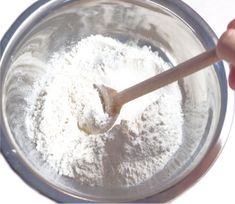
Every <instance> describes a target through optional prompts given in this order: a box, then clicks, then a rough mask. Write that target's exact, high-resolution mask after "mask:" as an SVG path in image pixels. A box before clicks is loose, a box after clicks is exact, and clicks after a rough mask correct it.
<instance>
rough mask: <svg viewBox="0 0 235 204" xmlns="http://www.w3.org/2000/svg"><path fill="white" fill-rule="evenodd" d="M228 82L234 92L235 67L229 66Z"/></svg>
mask: <svg viewBox="0 0 235 204" xmlns="http://www.w3.org/2000/svg"><path fill="white" fill-rule="evenodd" d="M228 82H229V86H230V88H231V89H233V90H235V65H231V66H230V73H229V77H228Z"/></svg>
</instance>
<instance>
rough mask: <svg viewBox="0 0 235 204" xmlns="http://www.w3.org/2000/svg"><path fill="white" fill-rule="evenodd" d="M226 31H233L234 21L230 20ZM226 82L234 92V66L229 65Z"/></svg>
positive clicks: (234, 27)
mask: <svg viewBox="0 0 235 204" xmlns="http://www.w3.org/2000/svg"><path fill="white" fill-rule="evenodd" d="M228 29H234V30H235V19H234V20H232V21H231V22H230V23H229V24H228ZM234 40H235V39H234ZM228 81H229V86H230V87H231V89H233V90H235V64H231V65H230V73H229V78H228Z"/></svg>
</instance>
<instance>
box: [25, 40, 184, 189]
mask: <svg viewBox="0 0 235 204" xmlns="http://www.w3.org/2000/svg"><path fill="white" fill-rule="evenodd" d="M169 67H170V66H169V65H168V64H166V63H165V62H164V61H163V60H162V59H161V58H160V57H159V55H158V53H157V52H152V51H151V49H150V48H149V47H146V46H144V47H138V46H137V45H135V44H134V43H132V44H131V43H130V44H124V43H121V42H119V41H116V40H114V39H112V38H109V37H103V36H100V35H95V36H90V37H87V38H85V39H82V40H81V41H80V42H78V43H77V44H76V45H74V46H73V47H72V48H71V50H69V51H67V52H65V51H61V52H59V53H57V54H54V55H53V57H52V58H51V60H50V63H49V65H48V69H47V70H48V71H47V73H46V74H45V75H44V77H43V78H42V79H41V80H39V81H38V82H35V84H34V89H35V94H33V95H32V96H31V98H30V101H31V103H32V110H31V111H29V112H28V115H27V121H28V125H27V126H28V133H29V134H28V135H29V139H30V140H31V141H32V142H33V143H34V144H35V147H36V149H37V151H38V152H40V153H41V155H42V157H43V159H44V160H45V162H47V163H48V164H49V165H50V166H51V168H53V169H54V170H55V171H56V172H57V173H58V174H59V175H63V176H67V177H71V178H75V179H76V180H77V181H78V182H80V183H81V184H84V185H89V186H107V187H109V186H110V187H120V186H133V185H137V184H140V183H142V182H144V181H146V180H148V179H151V177H152V176H154V175H155V174H156V173H158V172H159V171H161V170H162V169H163V168H164V166H165V165H166V164H167V162H168V161H169V160H170V159H171V158H172V156H173V155H174V154H175V153H176V151H177V150H178V149H179V146H180V144H181V143H182V124H183V114H182V110H181V103H182V96H181V92H180V88H179V86H178V84H177V83H173V84H171V85H168V86H166V87H164V88H162V89H160V90H158V91H154V92H152V93H150V94H148V95H146V96H144V97H141V98H138V99H136V100H134V101H132V102H130V103H128V104H126V105H124V106H123V108H122V110H121V112H120V115H119V116H118V119H117V121H116V122H115V124H114V125H113V127H112V128H111V129H110V130H109V131H107V132H106V133H103V134H88V133H87V132H86V131H84V130H83V129H81V128H79V127H85V129H89V128H90V127H89V125H90V124H93V125H94V124H95V125H97V126H102V125H103V124H106V123H107V122H108V121H109V120H110V118H109V116H108V115H107V114H105V113H104V112H103V107H102V104H101V100H100V97H99V94H98V92H97V90H96V89H95V88H94V86H93V85H94V84H104V85H106V86H109V87H112V88H113V89H116V90H118V91H120V90H123V89H125V88H127V87H129V86H131V85H134V84H135V83H138V82H141V81H143V80H145V79H147V78H149V77H151V76H154V75H156V74H158V73H160V72H162V71H164V70H167V69H169Z"/></svg>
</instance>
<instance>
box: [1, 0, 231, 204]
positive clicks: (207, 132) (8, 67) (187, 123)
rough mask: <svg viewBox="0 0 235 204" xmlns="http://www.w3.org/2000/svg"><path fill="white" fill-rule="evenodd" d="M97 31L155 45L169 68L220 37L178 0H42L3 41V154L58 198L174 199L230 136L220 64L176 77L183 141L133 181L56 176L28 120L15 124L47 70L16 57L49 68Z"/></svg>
mask: <svg viewBox="0 0 235 204" xmlns="http://www.w3.org/2000/svg"><path fill="white" fill-rule="evenodd" d="M92 34H102V35H104V36H111V37H113V38H116V39H118V40H120V41H122V42H129V41H134V42H136V43H137V44H138V45H139V46H143V45H147V46H150V47H151V49H152V50H153V51H158V52H159V55H160V56H161V57H162V58H163V59H164V60H165V61H166V62H167V63H170V64H172V65H176V64H178V63H180V62H182V61H184V60H187V59H189V58H190V57H193V56H195V55H196V54H198V53H201V52H203V51H205V50H207V49H209V48H211V47H214V46H215V44H216V41H217V38H216V36H215V34H214V33H213V31H212V30H211V29H210V28H209V26H208V25H207V24H206V23H205V22H204V21H203V20H202V19H201V18H200V16H199V15H198V14H196V13H195V12H194V11H193V10H192V9H191V8H189V7H188V6H187V5H185V4H184V3H182V2H181V1H178V0H174V1H173V0H152V1H151V0H149V1H147V0H144V1H142V0H112V1H110V0H86V1H85V0H53V1H49V0H41V1H37V2H36V3H34V4H33V5H32V6H31V7H29V8H28V9H27V10H26V11H25V12H24V13H23V14H22V15H21V16H20V17H19V18H18V19H17V20H16V21H15V23H14V24H13V25H12V26H11V28H10V29H9V30H8V32H7V33H6V34H5V36H4V37H3V39H2V41H1V46H2V47H1V151H2V153H3V155H4V156H5V158H6V160H7V161H8V162H9V164H10V165H11V167H12V168H13V169H14V170H15V171H16V172H17V173H18V174H19V175H20V176H21V177H22V178H23V179H24V180H25V181H26V182H27V183H28V184H29V185H31V186H32V187H34V188H35V189H37V190H38V191H40V192H41V193H43V194H44V195H46V196H48V197H50V198H52V199H54V200H56V201H59V202H84V201H96V202H134V201H138V202H166V201H169V200H172V199H173V198H175V197H176V196H177V195H179V194H181V193H182V192H183V191H185V190H186V189H187V188H189V187H190V186H191V185H192V184H193V183H195V182H196V181H197V180H198V179H199V178H200V177H201V176H202V175H203V174H204V173H205V172H206V170H207V169H208V168H209V167H210V165H211V164H212V163H213V161H214V160H215V158H216V157H217V155H218V154H219V152H220V150H221V148H222V146H223V144H224V142H225V141H226V138H227V136H228V134H229V127H230V125H231V123H232V116H233V114H231V113H233V112H234V110H233V104H234V101H233V100H234V99H233V97H231V98H230V95H228V94H227V81H226V72H225V69H224V65H223V63H217V64H215V65H214V66H211V67H210V68H208V69H206V70H203V71H200V72H198V73H196V74H194V75H192V76H189V77H187V78H185V79H183V80H180V81H179V82H178V83H179V86H180V87H181V92H182V96H183V103H182V109H183V110H184V125H183V127H182V128H183V141H182V145H181V147H180V148H179V150H178V151H177V152H176V153H175V154H174V156H173V157H172V158H171V160H170V161H169V162H168V163H167V165H166V166H165V168H164V169H163V170H162V171H160V172H159V173H157V174H156V175H154V176H153V177H151V178H150V179H148V180H146V181H145V182H143V183H141V184H139V185H136V186H131V187H116V188H110V187H109V188H105V187H100V186H94V187H90V186H85V185H82V184H80V183H79V182H77V181H75V180H73V179H71V178H68V177H64V176H59V175H57V174H56V173H55V172H54V171H53V170H52V169H51V168H50V166H49V165H48V164H47V163H45V162H44V161H43V159H42V158H41V155H40V154H39V153H38V152H37V151H36V150H35V144H33V143H32V142H31V141H30V140H29V138H28V136H27V127H26V125H25V124H24V123H21V124H19V123H17V120H18V119H19V118H21V119H22V117H23V118H24V117H25V115H26V112H27V101H25V96H26V95H27V94H32V93H33V90H32V85H33V83H34V82H35V81H36V80H37V79H38V77H40V76H42V75H43V73H44V71H43V70H40V67H39V66H37V65H36V64H33V65H32V64H28V62H27V61H25V62H21V63H18V59H19V58H20V57H21V56H22V55H25V54H29V55H30V56H32V57H33V58H34V59H35V60H37V61H38V62H39V61H40V63H44V64H45V65H46V64H47V63H48V61H49V60H50V57H51V56H52V55H53V54H54V53H56V52H58V51H59V50H60V51H61V50H69V49H70V48H71V46H72V45H73V44H74V43H76V42H77V41H79V40H80V39H82V38H84V37H87V36H90V35H92ZM19 73H21V74H20V76H21V77H17V76H19ZM16 82H17V83H16ZM228 113H230V114H228ZM225 124H226V126H225ZM225 127H226V128H225Z"/></svg>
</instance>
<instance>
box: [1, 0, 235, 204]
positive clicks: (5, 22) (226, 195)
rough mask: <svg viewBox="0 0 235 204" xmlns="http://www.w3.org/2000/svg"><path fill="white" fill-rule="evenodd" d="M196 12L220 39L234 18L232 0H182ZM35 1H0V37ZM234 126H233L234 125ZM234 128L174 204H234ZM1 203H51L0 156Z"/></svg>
mask: <svg viewBox="0 0 235 204" xmlns="http://www.w3.org/2000/svg"><path fill="white" fill-rule="evenodd" d="M184 1H185V2H186V3H187V4H189V5H190V6H191V7H192V8H193V9H194V10H196V11H197V12H198V13H199V14H200V15H201V16H202V17H203V18H204V19H205V20H206V21H207V22H208V24H209V25H210V26H211V27H212V29H213V30H214V31H215V32H216V34H217V35H218V36H219V35H221V33H222V32H223V31H224V30H225V28H226V26H227V23H228V22H229V21H230V20H232V19H233V18H235V0H184ZM33 2H34V0H7V1H3V0H1V1H0V38H2V36H3V34H4V33H5V32H6V30H7V29H8V28H9V26H10V25H11V24H12V23H13V21H14V20H15V19H16V18H17V16H18V15H19V14H20V13H21V12H22V11H23V10H25V9H26V8H27V7H28V6H29V5H30V4H32V3H33ZM233 126H235V124H234V125H233ZM234 129H235V128H233V133H231V134H230V137H229V139H228V142H227V144H226V146H225V149H224V150H223V152H222V154H221V155H220V157H219V159H218V160H217V161H216V163H215V164H214V166H213V167H212V168H211V169H210V171H209V172H208V173H207V174H206V176H204V177H203V179H202V180H201V181H200V182H198V183H197V184H196V185H195V186H193V187H192V188H191V189H189V190H188V191H187V192H186V193H184V194H183V195H181V196H180V197H178V198H177V199H176V200H174V201H173V204H188V203H190V204H196V203H201V202H202V203H213V204H216V203H235V195H234V194H235V190H234V186H233V185H234V182H235V165H234V155H235V131H234ZM0 203H24V204H31V203H34V204H39V203H44V204H51V203H53V201H51V200H49V199H47V198H45V197H44V196H42V195H40V194H39V193H37V192H36V191H35V190H33V189H31V188H30V187H29V186H27V185H26V184H25V183H24V182H23V181H22V180H21V179H20V178H19V177H18V176H17V175H16V174H15V173H14V172H13V171H12V170H11V169H10V167H9V166H8V165H7V163H6V161H5V160H4V158H3V157H2V155H0Z"/></svg>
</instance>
